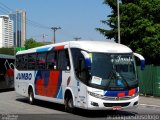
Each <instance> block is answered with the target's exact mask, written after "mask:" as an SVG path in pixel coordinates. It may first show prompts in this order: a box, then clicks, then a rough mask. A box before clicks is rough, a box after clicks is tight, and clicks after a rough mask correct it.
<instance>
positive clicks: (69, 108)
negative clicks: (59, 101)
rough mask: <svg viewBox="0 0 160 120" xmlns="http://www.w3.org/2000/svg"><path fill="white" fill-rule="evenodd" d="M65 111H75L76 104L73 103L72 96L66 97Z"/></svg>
mask: <svg viewBox="0 0 160 120" xmlns="http://www.w3.org/2000/svg"><path fill="white" fill-rule="evenodd" d="M65 111H67V112H69V113H73V112H74V105H73V99H72V97H67V98H66V99H65Z"/></svg>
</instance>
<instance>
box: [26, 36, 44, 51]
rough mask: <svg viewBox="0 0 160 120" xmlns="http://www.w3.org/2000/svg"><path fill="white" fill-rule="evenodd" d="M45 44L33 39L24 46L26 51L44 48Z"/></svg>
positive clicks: (28, 40)
mask: <svg viewBox="0 0 160 120" xmlns="http://www.w3.org/2000/svg"><path fill="white" fill-rule="evenodd" d="M43 45H44V44H43V43H40V42H36V41H35V40H34V39H33V38H30V39H27V40H26V42H25V44H24V46H25V48H26V49H30V48H34V47H39V46H43Z"/></svg>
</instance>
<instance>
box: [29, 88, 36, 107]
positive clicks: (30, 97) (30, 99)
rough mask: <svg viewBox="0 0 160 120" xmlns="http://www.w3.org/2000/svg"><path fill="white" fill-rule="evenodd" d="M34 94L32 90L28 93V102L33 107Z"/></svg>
mask: <svg viewBox="0 0 160 120" xmlns="http://www.w3.org/2000/svg"><path fill="white" fill-rule="evenodd" d="M34 101H35V100H34V93H33V90H32V89H30V90H29V92H28V102H29V104H31V105H33V104H34Z"/></svg>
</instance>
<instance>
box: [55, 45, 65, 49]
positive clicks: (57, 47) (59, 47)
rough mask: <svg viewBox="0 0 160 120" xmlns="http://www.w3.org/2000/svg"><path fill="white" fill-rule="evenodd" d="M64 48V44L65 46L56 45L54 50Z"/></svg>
mask: <svg viewBox="0 0 160 120" xmlns="http://www.w3.org/2000/svg"><path fill="white" fill-rule="evenodd" d="M63 49H64V45H63V46H56V47H55V48H54V50H63Z"/></svg>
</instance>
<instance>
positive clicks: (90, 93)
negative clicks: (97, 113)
mask: <svg viewBox="0 0 160 120" xmlns="http://www.w3.org/2000/svg"><path fill="white" fill-rule="evenodd" d="M88 94H89V95H91V96H93V97H96V98H103V97H104V96H103V95H100V94H97V93H93V92H90V91H88Z"/></svg>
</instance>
